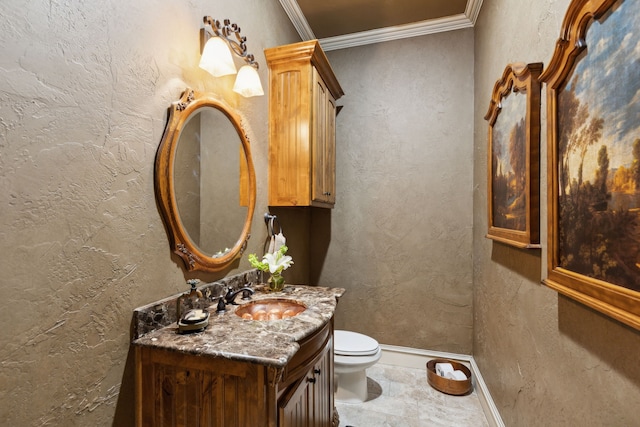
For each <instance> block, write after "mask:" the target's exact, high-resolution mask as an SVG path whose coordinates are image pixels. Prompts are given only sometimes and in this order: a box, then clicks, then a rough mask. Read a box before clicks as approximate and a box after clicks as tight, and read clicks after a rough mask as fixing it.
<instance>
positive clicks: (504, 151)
mask: <svg viewBox="0 0 640 427" xmlns="http://www.w3.org/2000/svg"><path fill="white" fill-rule="evenodd" d="M541 72H542V64H541V63H533V64H509V65H507V67H506V68H505V69H504V72H503V73H502V78H500V79H499V80H498V81H497V82H496V83H495V85H494V87H493V93H492V95H491V102H490V103H489V110H488V111H487V114H486V115H485V117H484V118H485V120H488V121H489V147H488V154H489V159H488V164H487V166H488V198H487V200H488V203H487V204H488V214H489V231H488V233H487V237H488V238H490V239H493V240H496V241H499V242H503V243H507V244H510V245H513V246H516V247H519V248H527V249H534V248H540V82H539V81H538V77H539V76H540V73H541Z"/></svg>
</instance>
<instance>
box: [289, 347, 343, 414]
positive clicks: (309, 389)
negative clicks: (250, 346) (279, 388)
mask: <svg viewBox="0 0 640 427" xmlns="http://www.w3.org/2000/svg"><path fill="white" fill-rule="evenodd" d="M333 388H334V383H333V338H330V339H329V341H328V342H327V344H326V345H325V346H324V348H323V349H322V351H321V352H320V358H319V359H318V361H317V362H316V363H315V364H314V365H313V368H311V369H310V370H309V371H308V372H307V373H306V374H305V375H304V376H303V377H302V378H301V379H300V380H299V381H298V383H297V384H296V386H295V387H292V391H291V392H289V393H288V395H287V396H285V397H284V398H282V399H281V400H280V402H279V404H278V426H279V427H331V426H332V425H333V424H332V423H333V406H334V404H333V402H334V400H333Z"/></svg>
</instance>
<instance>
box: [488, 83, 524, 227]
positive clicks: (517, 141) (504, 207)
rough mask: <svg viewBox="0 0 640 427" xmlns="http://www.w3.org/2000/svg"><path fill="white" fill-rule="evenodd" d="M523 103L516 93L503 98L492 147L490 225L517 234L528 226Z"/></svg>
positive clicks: (494, 127) (521, 97) (522, 96)
mask: <svg viewBox="0 0 640 427" xmlns="http://www.w3.org/2000/svg"><path fill="white" fill-rule="evenodd" d="M526 101H527V97H526V95H523V94H520V93H519V92H512V93H511V94H510V95H508V96H507V97H505V98H503V99H502V103H501V107H502V108H501V110H500V115H499V116H498V120H496V123H495V125H494V126H493V144H492V145H491V149H492V151H493V152H492V164H491V168H492V169H493V171H494V173H493V176H492V182H491V185H492V190H493V191H492V199H493V212H492V215H493V225H494V226H496V227H500V228H509V229H512V230H519V231H524V230H525V229H526V226H527V193H526V185H527V167H526V161H527V153H526V151H525V150H526V148H527V145H526V143H527V140H526V122H525V119H526V117H525V115H526V112H527V108H526V107H527V105H526Z"/></svg>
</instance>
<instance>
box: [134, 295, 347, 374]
mask: <svg viewBox="0 0 640 427" xmlns="http://www.w3.org/2000/svg"><path fill="white" fill-rule="evenodd" d="M343 293H344V289H342V288H325V287H319V286H304V285H287V286H285V288H284V290H283V291H282V292H270V293H267V292H264V291H262V290H259V289H258V290H256V292H255V294H254V295H253V296H252V298H251V301H258V300H261V299H271V298H279V299H280V298H282V299H291V300H294V301H298V302H301V303H303V304H304V305H306V307H307V309H306V310H305V311H303V312H302V313H300V314H298V315H297V316H295V317H291V318H289V319H283V320H272V321H258V320H245V319H242V318H241V317H239V316H237V315H236V314H235V311H236V310H237V309H238V308H239V307H241V306H242V305H243V304H245V303H247V302H251V301H243V300H241V298H240V297H238V298H237V302H238V303H239V305H237V306H234V305H227V311H226V312H225V313H221V314H217V313H216V305H215V304H212V305H211V306H210V307H209V308H208V311H209V313H210V315H209V325H208V326H207V327H206V329H205V330H204V331H203V332H196V333H190V334H180V333H178V326H177V324H176V323H175V322H173V323H172V324H170V325H168V326H164V327H161V328H159V329H157V330H154V331H151V332H148V333H146V334H145V335H143V336H141V337H140V338H137V339H135V340H133V342H132V343H133V344H134V345H136V346H143V347H153V348H159V349H165V350H171V351H177V352H181V353H187V354H194V355H198V356H209V357H217V358H225V359H232V360H239V361H245V362H250V363H257V364H261V365H266V366H273V367H276V368H282V367H284V366H285V365H286V364H287V363H288V362H289V360H291V358H292V357H293V355H295V354H296V352H297V351H298V349H299V345H298V341H300V340H301V339H303V338H305V337H307V336H309V335H310V334H312V333H313V332H315V331H316V330H318V329H319V328H320V327H322V326H323V325H324V324H325V323H326V322H328V321H329V320H330V319H331V318H332V317H333V314H334V312H335V309H336V305H337V302H338V298H340V297H341V296H342V294H343Z"/></svg>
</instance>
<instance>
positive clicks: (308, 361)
mask: <svg viewBox="0 0 640 427" xmlns="http://www.w3.org/2000/svg"><path fill="white" fill-rule="evenodd" d="M136 365H137V378H136V399H137V402H136V405H137V414H136V423H137V425H138V426H139V427H142V426H144V427H147V426H149V427H169V426H170V427H177V426H217V427H247V426H252V427H298V426H310V427H330V426H332V422H333V412H334V398H333V390H334V371H333V319H331V321H329V322H327V324H326V325H325V326H324V327H322V328H320V329H319V330H318V331H316V332H314V333H313V334H312V335H310V336H309V337H307V338H305V339H303V340H302V341H300V349H299V350H298V352H297V353H296V354H295V355H294V356H293V358H292V359H291V361H290V362H289V363H288V364H287V365H286V366H285V367H284V368H279V369H278V368H275V367H271V366H265V365H260V364H256V363H249V362H246V361H240V360H234V359H233V358H231V359H229V358H218V357H215V358H214V357H206V356H200V355H194V354H188V353H183V352H177V351H169V350H165V349H160V348H153V347H142V346H140V347H136Z"/></svg>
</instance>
